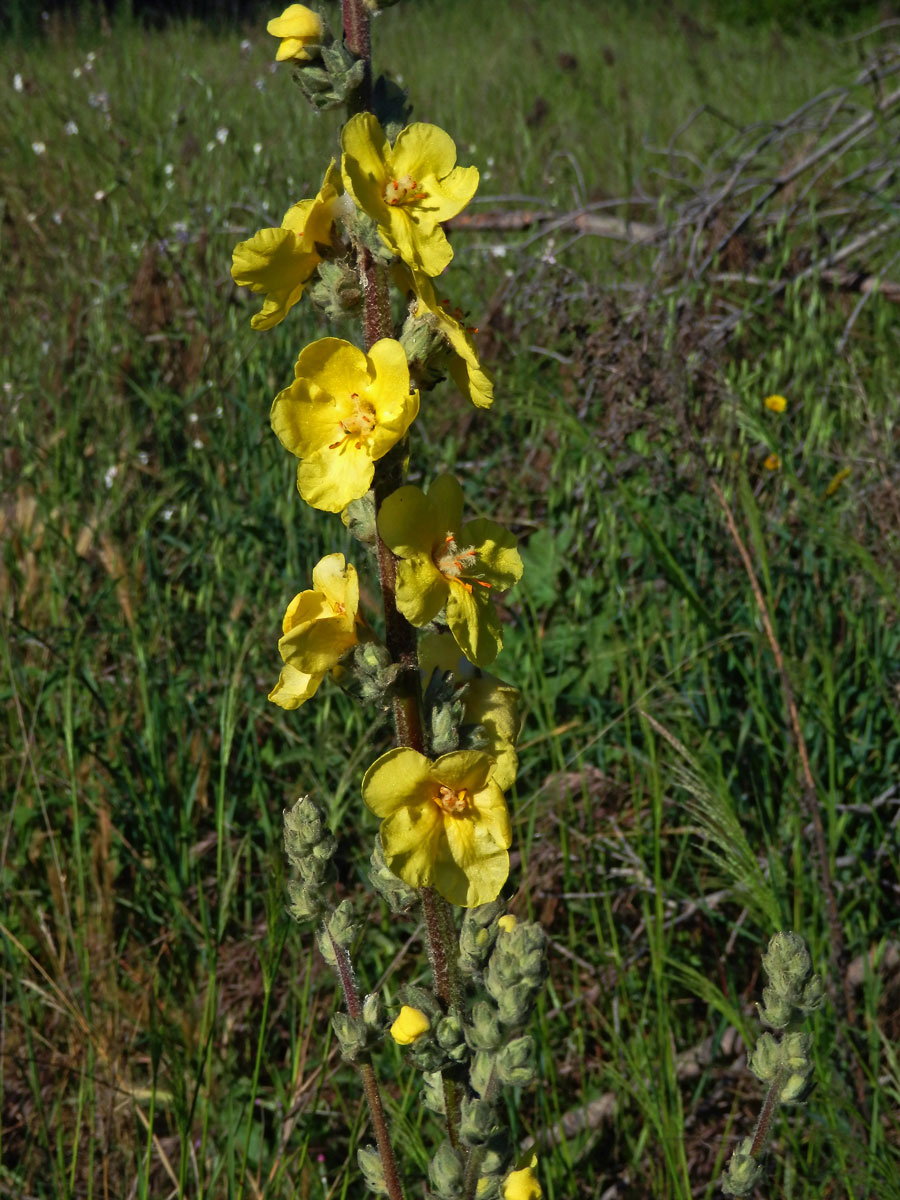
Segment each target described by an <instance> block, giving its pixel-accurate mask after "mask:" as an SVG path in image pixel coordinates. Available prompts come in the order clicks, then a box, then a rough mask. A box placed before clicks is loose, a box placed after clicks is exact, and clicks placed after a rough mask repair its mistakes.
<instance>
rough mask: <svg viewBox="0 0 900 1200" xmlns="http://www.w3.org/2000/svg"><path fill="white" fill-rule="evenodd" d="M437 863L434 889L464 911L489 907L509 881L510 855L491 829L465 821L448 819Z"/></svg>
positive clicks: (454, 818) (462, 819) (455, 818)
mask: <svg viewBox="0 0 900 1200" xmlns="http://www.w3.org/2000/svg"><path fill="white" fill-rule="evenodd" d="M438 850H439V853H438V855H437V857H436V858H435V860H434V886H435V887H436V888H437V890H438V891H439V892H440V893H441V895H442V896H443V897H444V899H445V900H449V902H450V903H451V904H458V905H459V906H460V907H462V908H474V907H475V906H476V905H478V904H489V903H490V902H491V901H492V900H496V899H497V896H498V895H499V894H500V891H501V889H502V887H503V885H504V883H506V880H507V879H508V877H509V854H508V852H507V851H506V849H505V848H504V847H502V846H498V845H497V843H496V842H495V841H494V840H493V838H492V836H491V833H490V831H489V829H488V828H487V827H486V826H484V825H482V824H481V823H480V822H478V821H472V820H469V819H467V818H466V817H446V818H445V820H444V836H443V838H441V839H440V841H439V842H438Z"/></svg>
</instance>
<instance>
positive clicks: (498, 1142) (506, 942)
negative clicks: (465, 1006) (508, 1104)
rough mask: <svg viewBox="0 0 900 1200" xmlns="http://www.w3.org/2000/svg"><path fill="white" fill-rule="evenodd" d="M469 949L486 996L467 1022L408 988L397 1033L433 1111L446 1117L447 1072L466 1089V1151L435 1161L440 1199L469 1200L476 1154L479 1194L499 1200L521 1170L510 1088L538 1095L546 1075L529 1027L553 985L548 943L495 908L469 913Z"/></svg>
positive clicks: (534, 928) (464, 962) (443, 1150)
mask: <svg viewBox="0 0 900 1200" xmlns="http://www.w3.org/2000/svg"><path fill="white" fill-rule="evenodd" d="M459 947H460V958H459V962H460V966H461V967H462V969H463V971H464V972H465V973H466V974H467V975H468V976H469V977H470V978H471V979H472V980H473V984H476V985H477V984H480V985H481V986H482V987H483V989H484V990H483V993H482V995H481V996H480V997H477V998H475V999H474V1001H473V1003H472V1004H471V1005H470V1007H469V1013H468V1017H467V1019H466V1021H465V1022H461V1021H460V1020H459V1018H458V1017H456V1016H455V1015H454V1014H447V1013H445V1012H444V1011H443V1009H442V1007H441V1005H440V1003H439V1002H438V1000H437V999H436V998H435V996H434V995H433V994H432V993H431V992H429V991H427V990H425V989H424V988H417V987H408V988H406V989H404V992H403V1001H404V1006H403V1008H402V1009H401V1012H400V1015H399V1016H398V1018H397V1020H396V1021H395V1023H394V1025H393V1026H392V1027H391V1033H392V1036H393V1037H394V1039H395V1040H396V1041H398V1042H401V1043H402V1044H404V1045H406V1046H408V1047H409V1049H408V1053H409V1055H410V1058H411V1060H412V1062H413V1063H414V1064H415V1065H416V1066H417V1067H418V1068H419V1069H420V1070H422V1071H423V1072H424V1077H425V1091H424V1097H423V1098H424V1101H425V1104H426V1106H427V1107H428V1108H430V1109H432V1110H433V1111H435V1112H443V1109H444V1096H443V1089H442V1085H441V1072H444V1073H445V1074H449V1075H450V1077H451V1078H454V1079H456V1080H457V1082H458V1083H459V1084H460V1085H461V1086H462V1088H463V1096H462V1101H461V1107H460V1124H459V1140H460V1143H461V1147H459V1148H454V1147H453V1146H452V1145H451V1144H450V1143H449V1142H445V1143H444V1144H443V1145H441V1146H440V1147H439V1149H438V1151H437V1153H436V1154H435V1156H434V1158H433V1159H432V1161H431V1164H430V1166H429V1172H428V1174H429V1181H430V1184H431V1192H432V1194H433V1196H434V1197H435V1198H436V1200H457V1198H458V1197H459V1196H461V1195H462V1194H463V1177H464V1163H465V1152H466V1151H468V1152H469V1153H470V1154H471V1153H475V1154H477V1155H478V1162H479V1175H478V1184H477V1188H476V1195H477V1196H478V1197H479V1200H492V1198H493V1197H499V1196H500V1195H501V1194H502V1187H503V1182H504V1180H505V1179H506V1178H507V1177H508V1176H509V1175H510V1173H511V1172H512V1169H513V1167H514V1165H515V1148H514V1146H513V1144H512V1141H511V1139H510V1136H509V1132H508V1129H507V1123H508V1122H507V1120H506V1119H505V1114H504V1113H501V1106H500V1103H499V1101H500V1089H501V1088H503V1087H517V1088H522V1087H528V1086H529V1085H530V1084H532V1083H533V1082H534V1081H535V1078H536V1075H537V1063H536V1049H535V1043H534V1039H533V1037H532V1036H531V1035H530V1034H526V1033H523V1032H522V1028H523V1026H524V1025H525V1024H526V1023H527V1022H528V1021H529V1020H530V1018H531V1016H532V1013H533V1011H534V1006H535V1003H536V1000H537V996H538V993H539V992H540V989H541V986H542V984H543V982H544V979H545V978H546V973H547V965H546V939H545V936H544V932H543V930H542V929H541V928H540V926H539V925H536V924H534V923H533V922H530V921H522V922H519V921H517V920H516V918H515V917H513V916H511V915H509V914H505V915H504V905H503V903H502V902H501V901H495V902H493V903H491V904H484V905H481V906H480V907H477V908H472V909H469V910H467V912H466V916H465V919H464V920H463V925H462V930H461V933H460V939H459ZM535 1186H537V1184H536V1182H535ZM535 1194H536V1195H537V1194H539V1193H535Z"/></svg>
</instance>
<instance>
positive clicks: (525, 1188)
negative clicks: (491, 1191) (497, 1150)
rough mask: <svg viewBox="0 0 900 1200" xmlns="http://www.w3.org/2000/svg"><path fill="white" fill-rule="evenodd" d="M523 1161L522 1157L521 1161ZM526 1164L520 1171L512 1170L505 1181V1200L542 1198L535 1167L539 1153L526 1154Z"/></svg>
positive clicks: (538, 1199) (537, 1199)
mask: <svg viewBox="0 0 900 1200" xmlns="http://www.w3.org/2000/svg"><path fill="white" fill-rule="evenodd" d="M521 1161H523V1160H521V1159H520V1162H521ZM524 1161H525V1163H526V1165H525V1166H523V1167H522V1168H521V1169H520V1170H518V1171H511V1172H510V1174H509V1175H507V1177H506V1179H504V1181H503V1191H502V1196H503V1200H540V1198H541V1196H543V1194H544V1193H543V1192H542V1191H541V1185H540V1184H539V1183H538V1180H537V1176H536V1175H535V1173H534V1168H535V1167H536V1166H537V1155H536V1154H534V1153H532V1154H530V1155H526V1158H525V1160H524Z"/></svg>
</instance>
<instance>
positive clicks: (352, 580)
mask: <svg viewBox="0 0 900 1200" xmlns="http://www.w3.org/2000/svg"><path fill="white" fill-rule="evenodd" d="M312 579H313V586H314V587H315V589H316V591H317V592H321V593H322V595H323V596H324V597H325V599H326V600H327V601H328V603H329V604H330V605H331V608H332V609H333V610H334V612H335V614H336V615H337V614H340V613H346V614H347V617H348V618H349V620H350V622H351V624H352V623H353V621H354V620H355V618H356V614H357V612H358V611H359V576H358V575H357V573H356V567H354V566H353V564H352V563H348V562H346V561H345V559H344V556H343V554H326V555H325V557H324V558H320V559H319V561H318V562H317V563H316V565H315V566H314V567H313V572H312Z"/></svg>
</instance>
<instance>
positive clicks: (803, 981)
mask: <svg viewBox="0 0 900 1200" xmlns="http://www.w3.org/2000/svg"><path fill="white" fill-rule="evenodd" d="M762 962H763V970H764V971H765V973H766V975H767V976H768V978H769V984H768V986H767V987H765V988H763V1003H762V1005H761V1006H760V1007H759V1015H760V1019H761V1020H762V1021H763V1022H765V1024H766V1025H769V1026H771V1027H772V1028H773V1029H785V1028H787V1026H788V1025H789V1024H790V1022H791V1021H792V1020H794V1019H796V1018H797V1017H803V1016H806V1015H807V1013H809V1012H812V1011H813V1010H814V1009H816V1008H818V1007H819V1005H820V1004H821V1003H822V999H823V997H824V985H823V984H822V981H821V979H820V977H819V976H817V975H814V976H812V978H810V976H811V975H812V963H811V962H810V958H809V951H808V950H807V948H806V943H805V942H804V940H803V938H802V937H800V935H799V934H797V933H790V932H783V933H776V934H775V936H774V937H773V938H772V939H771V941H770V942H769V946H768V949H767V950H766V953H765V954H764V955H763V960H762ZM795 1010H796V1011H795Z"/></svg>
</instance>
